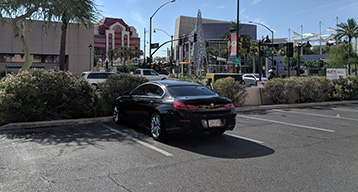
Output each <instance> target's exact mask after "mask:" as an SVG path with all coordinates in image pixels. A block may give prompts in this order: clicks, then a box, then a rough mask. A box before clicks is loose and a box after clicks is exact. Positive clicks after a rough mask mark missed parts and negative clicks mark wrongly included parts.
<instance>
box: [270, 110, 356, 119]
mask: <svg viewBox="0 0 358 192" xmlns="http://www.w3.org/2000/svg"><path fill="white" fill-rule="evenodd" d="M273 111H277V112H284V113H296V114H302V115H309V116H317V117H326V118H331V119H343V120H349V121H357V122H358V119H353V118H347V117H342V116H340V115H339V114H337V115H336V116H330V115H322V114H315V113H307V112H299V111H284V110H281V109H273Z"/></svg>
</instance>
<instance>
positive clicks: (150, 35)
mask: <svg viewBox="0 0 358 192" xmlns="http://www.w3.org/2000/svg"><path fill="white" fill-rule="evenodd" d="M173 2H175V0H171V1H169V2H166V3H164V4H163V5H161V6H160V7H159V8H158V9H157V10H156V11H155V12H154V13H153V15H152V16H150V20H149V64H150V65H151V64H152V19H153V17H154V15H155V14H156V13H157V12H158V11H159V9H160V8H162V7H164V6H165V5H167V4H169V3H173Z"/></svg>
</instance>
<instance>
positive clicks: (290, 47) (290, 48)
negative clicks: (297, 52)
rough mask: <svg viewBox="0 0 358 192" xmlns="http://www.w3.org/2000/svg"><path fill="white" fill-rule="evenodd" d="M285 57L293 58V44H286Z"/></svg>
mask: <svg viewBox="0 0 358 192" xmlns="http://www.w3.org/2000/svg"><path fill="white" fill-rule="evenodd" d="M287 57H293V43H287Z"/></svg>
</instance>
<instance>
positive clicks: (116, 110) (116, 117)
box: [113, 105, 121, 124]
mask: <svg viewBox="0 0 358 192" xmlns="http://www.w3.org/2000/svg"><path fill="white" fill-rule="evenodd" d="M113 121H114V122H115V123H116V124H120V123H121V117H120V113H119V108H118V105H114V107H113Z"/></svg>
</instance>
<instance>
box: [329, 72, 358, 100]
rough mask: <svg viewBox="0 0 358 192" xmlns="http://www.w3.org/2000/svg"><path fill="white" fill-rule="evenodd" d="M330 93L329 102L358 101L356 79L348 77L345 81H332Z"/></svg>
mask: <svg viewBox="0 0 358 192" xmlns="http://www.w3.org/2000/svg"><path fill="white" fill-rule="evenodd" d="M331 84H332V89H333V91H332V93H331V94H330V95H329V99H330V100H335V101H341V100H353V99H358V77H355V76H348V77H347V78H346V79H343V78H340V79H338V80H333V81H332V83H331Z"/></svg>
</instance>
